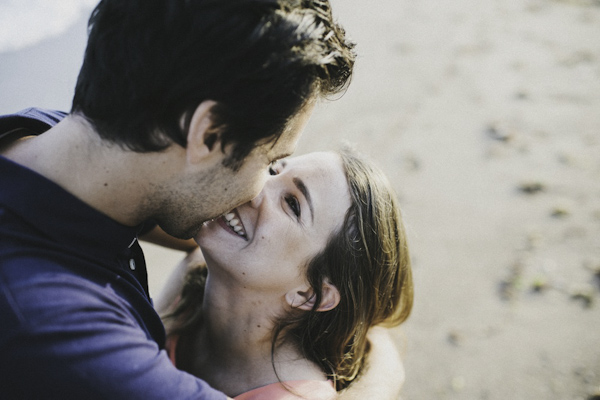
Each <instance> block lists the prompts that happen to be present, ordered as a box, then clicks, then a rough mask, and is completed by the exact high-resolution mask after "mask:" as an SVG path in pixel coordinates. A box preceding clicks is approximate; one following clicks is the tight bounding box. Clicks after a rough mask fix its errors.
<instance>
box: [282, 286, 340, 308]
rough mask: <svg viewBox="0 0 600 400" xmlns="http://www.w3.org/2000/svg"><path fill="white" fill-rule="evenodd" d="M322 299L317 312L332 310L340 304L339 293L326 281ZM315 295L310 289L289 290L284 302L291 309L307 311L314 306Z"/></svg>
mask: <svg viewBox="0 0 600 400" xmlns="http://www.w3.org/2000/svg"><path fill="white" fill-rule="evenodd" d="M322 292H323V297H322V298H321V304H320V305H319V307H318V308H317V311H329V310H333V309H334V308H335V307H337V305H338V304H339V302H340V292H339V290H337V288H336V287H335V286H333V284H332V283H331V282H329V280H328V279H325V280H324V281H323V289H322ZM316 297H317V296H316V295H315V293H314V292H313V290H312V289H311V288H301V289H294V290H290V291H289V292H287V293H286V295H285V300H286V301H287V303H288V304H289V305H290V306H291V307H292V308H297V309H300V310H305V311H309V310H312V308H313V307H314V306H315V301H316Z"/></svg>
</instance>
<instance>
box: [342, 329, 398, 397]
mask: <svg viewBox="0 0 600 400" xmlns="http://www.w3.org/2000/svg"><path fill="white" fill-rule="evenodd" d="M368 338H369V342H370V343H371V350H370V352H369V355H368V357H367V364H366V366H365V371H364V372H363V373H362V374H361V375H360V376H359V378H358V380H357V381H356V382H354V383H353V384H352V385H351V386H350V387H349V388H348V389H346V390H343V391H342V392H340V394H339V397H338V398H339V399H340V400H363V399H378V400H396V399H398V398H399V396H400V389H401V388H402V385H403V383H404V366H403V365H402V359H401V358H400V353H399V351H398V348H397V346H396V344H395V343H394V340H393V339H392V337H391V335H390V332H389V330H388V329H386V328H382V327H377V326H376V327H373V328H371V329H370V330H369V333H368Z"/></svg>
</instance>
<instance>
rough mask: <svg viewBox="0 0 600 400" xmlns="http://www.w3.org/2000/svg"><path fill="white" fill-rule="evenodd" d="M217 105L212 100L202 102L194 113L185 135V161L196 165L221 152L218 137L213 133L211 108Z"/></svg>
mask: <svg viewBox="0 0 600 400" xmlns="http://www.w3.org/2000/svg"><path fill="white" fill-rule="evenodd" d="M215 104H217V103H216V102H215V101H213V100H204V101H203V102H202V103H200V105H199V106H198V107H197V108H196V111H194V114H193V115H192V119H191V120H190V126H189V130H188V134H187V147H186V154H187V159H188V161H189V162H190V163H192V164H197V163H198V162H200V161H202V160H203V159H204V158H206V157H207V156H209V155H211V154H212V153H213V152H214V151H215V150H218V151H219V152H221V151H220V150H221V146H220V145H219V135H218V134H216V133H215V132H213V131H212V130H211V129H210V128H211V126H212V112H211V109H212V107H213V106H214V105H215Z"/></svg>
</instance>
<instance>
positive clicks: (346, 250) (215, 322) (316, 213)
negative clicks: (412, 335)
mask: <svg viewBox="0 0 600 400" xmlns="http://www.w3.org/2000/svg"><path fill="white" fill-rule="evenodd" d="M270 173H271V175H272V176H271V177H270V178H269V179H268V180H267V183H266V185H265V187H264V189H263V190H262V192H261V193H260V194H259V195H258V196H257V197H256V198H255V199H253V200H252V201H250V202H249V203H247V204H245V205H242V206H240V207H238V208H237V209H235V210H233V211H232V212H230V213H228V214H226V215H225V216H223V217H220V218H218V219H216V220H214V221H211V222H209V223H207V224H206V226H204V227H203V228H202V230H201V232H200V234H199V235H198V237H197V239H196V240H197V242H198V244H199V245H200V248H201V249H202V253H203V255H204V257H205V260H206V268H203V267H200V268H195V269H192V270H191V271H190V273H189V274H188V277H187V281H186V283H185V285H184V288H183V290H182V293H181V296H180V299H179V301H178V302H177V304H176V306H175V307H174V310H172V312H171V313H170V314H169V315H168V316H167V317H166V318H165V325H166V326H167V330H168V334H169V337H170V343H169V346H168V347H169V348H170V351H171V358H172V360H173V361H174V363H175V364H176V365H177V367H178V368H180V369H183V370H186V371H188V372H190V373H192V374H194V375H197V376H201V377H202V378H203V379H204V380H206V381H208V382H209V383H210V384H211V385H212V386H213V387H215V388H217V389H220V390H222V391H224V392H225V393H227V394H228V395H230V396H238V397H236V398H237V399H254V398H256V399H258V398H269V399H284V398H293V399H296V398H308V399H327V398H332V397H334V396H335V390H341V389H344V388H346V387H348V386H349V385H350V384H351V383H352V382H353V381H354V380H355V378H356V377H357V376H358V374H359V373H360V372H361V368H362V367H363V365H364V363H365V359H366V357H367V354H368V351H369V344H368V341H367V336H366V335H367V331H368V329H369V328H370V327H373V326H375V325H380V324H383V325H386V326H395V325H398V324H400V323H401V322H403V321H404V320H405V319H406V318H407V317H408V315H409V313H410V310H411V307H412V300H413V286H412V275H411V267H410V259H409V253H408V248H407V244H406V239H405V232H404V228H403V226H402V221H401V216H400V212H399V209H398V207H397V204H396V199H395V196H394V194H393V190H392V189H391V187H390V185H389V183H388V181H387V179H385V177H384V176H383V174H382V173H381V172H380V171H379V170H377V169H376V168H374V167H373V166H372V165H370V164H369V163H367V162H366V161H365V160H363V159H361V158H359V157H358V156H357V155H356V154H354V153H353V152H351V151H349V150H344V151H342V152H341V153H340V154H336V153H311V154H308V155H305V156H301V157H296V158H292V159H289V160H284V161H281V162H278V163H276V164H274V165H273V166H272V168H271V169H270ZM231 377H235V380H233V379H231ZM286 396H287V397H286Z"/></svg>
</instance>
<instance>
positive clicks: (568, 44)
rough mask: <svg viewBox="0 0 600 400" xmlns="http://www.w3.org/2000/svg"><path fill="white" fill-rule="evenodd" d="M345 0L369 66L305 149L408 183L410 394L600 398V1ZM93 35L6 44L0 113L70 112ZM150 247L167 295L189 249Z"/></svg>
mask: <svg viewBox="0 0 600 400" xmlns="http://www.w3.org/2000/svg"><path fill="white" fill-rule="evenodd" d="M333 4H334V7H335V10H336V15H337V16H338V19H339V20H340V21H341V22H342V23H343V24H344V25H345V27H346V29H347V31H348V32H349V34H350V36H351V37H352V38H353V39H354V40H355V41H356V42H357V43H358V47H357V51H358V52H359V54H360V58H359V60H358V63H357V69H356V74H355V76H354V80H353V82H352V85H351V86H350V88H349V90H348V91H347V93H346V94H345V95H344V96H343V97H342V98H341V99H338V100H336V101H333V102H327V103H323V104H321V105H320V106H319V107H318V109H317V111H316V113H315V115H314V116H313V118H312V120H311V122H310V124H309V126H308V128H307V130H306V132H305V134H304V137H303V139H302V141H301V144H300V148H299V153H304V152H308V151H312V150H319V149H328V148H332V147H338V146H339V144H340V143H341V142H342V141H344V140H345V141H349V142H352V143H355V144H356V146H357V147H358V148H359V149H361V150H363V151H364V152H365V153H367V154H368V155H370V156H371V157H372V158H374V159H375V160H377V162H378V163H379V165H380V166H381V167H382V168H383V169H384V171H385V172H386V173H387V174H388V176H389V177H390V179H391V181H392V182H393V185H394V187H395V189H396V190H397V192H398V195H399V197H400V200H401V203H402V205H403V211H404V216H405V221H406V224H407V227H408V231H409V238H410V244H411V248H412V255H413V262H414V277H415V291H416V299H415V307H414V311H413V315H412V316H411V317H410V319H409V321H408V322H407V323H406V324H405V325H404V326H403V328H401V329H396V330H395V331H394V334H395V335H396V337H397V338H398V342H399V344H401V345H402V347H403V348H404V354H405V367H406V375H407V377H406V378H407V379H406V384H405V387H404V392H403V399H405V400H406V399H498V400H500V399H523V400H525V399H556V400H559V399H587V398H588V397H589V396H591V395H593V394H600V3H599V2H598V1H597V0H588V1H586V0H579V1H576V0H571V1H567V0H563V1H549V0H548V1H542V0H537V1H524V2H523V1H516V0H508V1H505V2H502V3H498V2H492V1H489V0H483V1H474V0H461V1H457V2H450V3H447V4H446V3H443V2H431V1H428V2H416V3H415V2H407V1H397V0H384V1H378V2H376V3H373V2H364V1H362V2H361V1H357V0H344V1H342V0H334V3H333ZM84 44H85V22H84V20H83V19H82V21H81V23H78V24H77V25H76V26H74V27H72V28H71V29H70V30H69V31H68V32H66V33H65V34H64V35H61V36H59V37H56V38H52V39H50V40H48V41H45V42H43V43H41V44H39V45H36V46H33V47H30V48H27V49H23V50H20V51H17V52H13V53H7V54H0V94H1V95H0V112H2V113H7V112H11V111H15V110H18V109H20V108H25V107H28V106H32V105H35V106H42V107H48V108H58V109H68V108H69V105H70V98H71V95H72V88H73V85H74V83H75V79H76V74H77V71H78V68H79V66H80V61H81V55H82V52H83V47H84ZM145 247H146V249H147V259H148V263H149V266H150V280H151V281H150V285H151V290H152V292H153V293H157V292H158V291H159V290H160V287H161V284H162V282H163V280H164V279H165V276H166V275H167V274H168V272H169V271H170V267H171V266H172V265H173V264H174V263H175V262H176V261H177V260H179V258H180V257H181V254H180V253H178V252H173V251H166V250H163V249H159V248H156V247H154V246H150V245H148V246H145Z"/></svg>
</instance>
